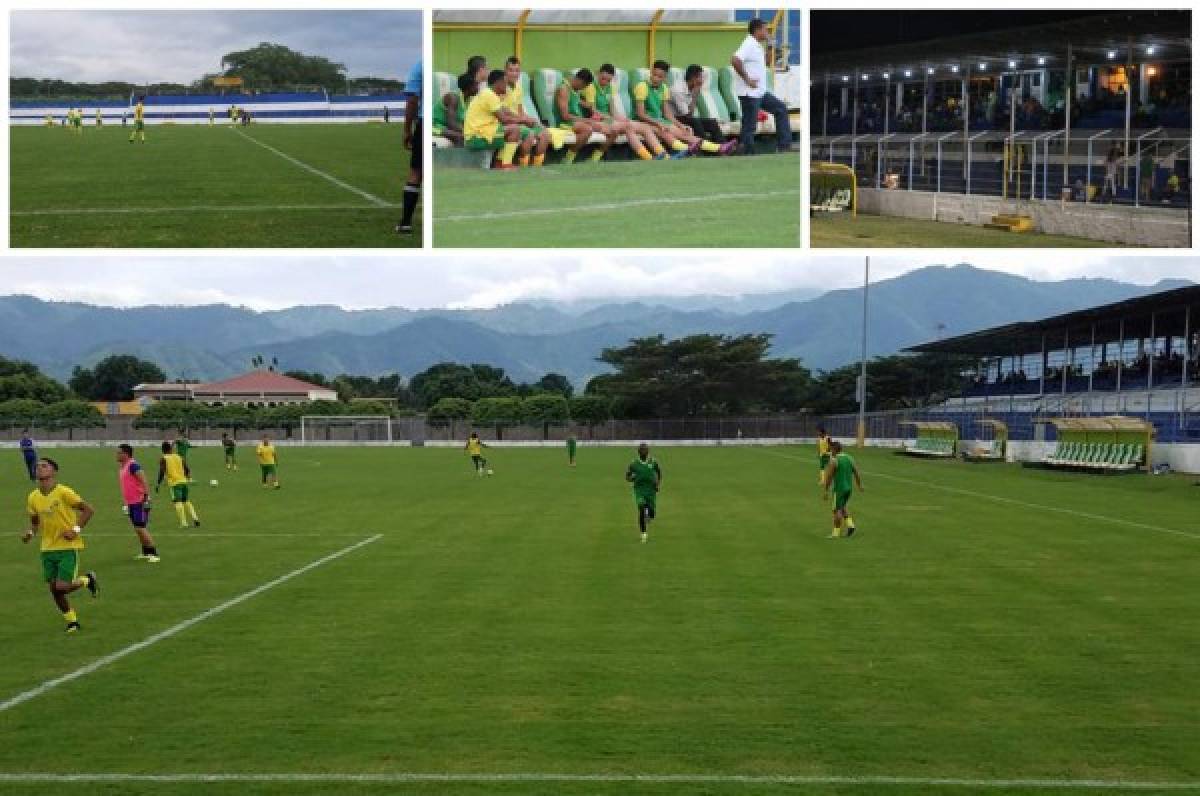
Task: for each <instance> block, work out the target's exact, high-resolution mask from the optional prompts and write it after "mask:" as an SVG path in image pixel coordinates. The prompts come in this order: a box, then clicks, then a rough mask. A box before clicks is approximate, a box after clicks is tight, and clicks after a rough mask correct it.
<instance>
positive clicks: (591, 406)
mask: <svg viewBox="0 0 1200 796" xmlns="http://www.w3.org/2000/svg"><path fill="white" fill-rule="evenodd" d="M569 406H570V410H571V419H572V420H574V421H575V422H576V423H583V424H584V425H586V426H587V427H588V430H589V431H590V430H591V427H592V426H595V425H599V424H600V423H606V422H608V421H609V420H610V419H611V418H612V416H613V406H612V399H611V398H608V397H607V396H604V395H576V396H575V397H574V398H572V399H571V400H570V403H569Z"/></svg>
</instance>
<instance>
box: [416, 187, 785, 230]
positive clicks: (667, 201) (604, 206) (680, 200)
mask: <svg viewBox="0 0 1200 796" xmlns="http://www.w3.org/2000/svg"><path fill="white" fill-rule="evenodd" d="M799 195H800V190H799V189H796V190H794V191H760V192H757V193H717V194H712V193H710V194H704V195H703V196H678V197H675V198H662V199H630V200H628V201H625V202H601V203H598V204H591V205H569V206H562V205H560V206H558V207H530V208H526V209H524V210H501V211H497V212H488V213H470V214H467V215H458V216H434V219H433V220H434V222H435V223H437V222H441V221H488V220H491V219H497V218H519V217H521V216H548V215H554V214H558V213H570V212H572V211H575V210H586V211H593V210H623V209H625V208H627V207H642V206H645V205H683V204H694V203H696V202H711V201H713V200H714V199H716V200H721V199H746V200H758V199H773V198H775V197H777V196H799Z"/></svg>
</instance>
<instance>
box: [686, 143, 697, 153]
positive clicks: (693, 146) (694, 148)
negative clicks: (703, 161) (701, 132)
mask: <svg viewBox="0 0 1200 796" xmlns="http://www.w3.org/2000/svg"><path fill="white" fill-rule="evenodd" d="M687 151H688V154H689V155H694V154H696V153H697V152H699V151H700V142H699V141H693V142H692V143H690V144H688V149H687Z"/></svg>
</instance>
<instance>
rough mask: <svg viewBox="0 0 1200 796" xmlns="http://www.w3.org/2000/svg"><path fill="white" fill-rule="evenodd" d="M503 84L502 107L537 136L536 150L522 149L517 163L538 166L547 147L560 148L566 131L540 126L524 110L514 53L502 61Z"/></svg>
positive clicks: (519, 65)
mask: <svg viewBox="0 0 1200 796" xmlns="http://www.w3.org/2000/svg"><path fill="white" fill-rule="evenodd" d="M504 84H505V92H504V107H505V108H507V109H508V111H509V113H511V114H512V116H513V118H514V119H515V121H516V122H517V124H520V125H522V126H524V127H526V128H528V129H529V130H530V134H531V135H534V136H537V145H538V151H537V152H535V153H534V154H533V155H532V156H531V155H530V153H529V150H522V153H521V154H520V155H519V156H518V158H517V163H518V164H519V165H521V166H528V165H530V164H531V163H532V165H534V166H540V165H542V163H543V162H544V161H545V155H546V149H547V148H549V147H550V146H553V147H554V148H555V149H562V146H563V142H565V141H566V140H567V137H566V131H565V130H547V129H545V127H543V126H542V122H541V120H540V119H537V118H535V117H533V116H530V115H529V114H528V113H526V112H525V90H524V89H523V88H521V59H520V58H518V57H517V56H515V55H510V56H508V59H507V60H506V61H505V62H504Z"/></svg>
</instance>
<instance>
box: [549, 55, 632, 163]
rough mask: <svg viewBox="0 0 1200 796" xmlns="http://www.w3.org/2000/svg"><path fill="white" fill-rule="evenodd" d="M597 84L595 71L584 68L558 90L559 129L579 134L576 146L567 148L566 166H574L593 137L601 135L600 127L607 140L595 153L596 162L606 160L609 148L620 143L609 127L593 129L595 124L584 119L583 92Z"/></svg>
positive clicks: (566, 79) (567, 79)
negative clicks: (595, 133)
mask: <svg viewBox="0 0 1200 796" xmlns="http://www.w3.org/2000/svg"><path fill="white" fill-rule="evenodd" d="M593 82H595V78H594V77H593V76H592V70H590V69H587V68H584V69H580V70H579V71H578V72H576V73H575V74H573V75H571V76H570V77H569V78H564V79H563V81H562V82H561V83H559V84H558V88H556V89H555V90H554V106H555V108H557V110H558V118H559V119H561V120H562V121H561V122H559V125H558V126H559V128H561V129H563V130H570V131H571V132H573V133H574V134H575V143H574V144H572V145H571V146H570V147H568V148H567V151H566V153H565V154H564V155H563V163H574V162H575V158H576V157H577V156H578V155H579V152H580V151H581V150H582V149H583V148H584V147H585V146H587V145H588V143H589V139H590V138H591V137H592V133H593V132H600V129H598V128H600V127H604V128H605V132H604V133H602V135H604V136H605V139H604V143H602V144H600V146H598V147H596V149H595V150H594V151H593V152H592V160H593V161H597V160H601V159H603V158H604V154H605V153H606V152H608V148H609V147H610V146H612V143H613V141H614V140H616V137H617V134H616V133H615V132H613V131H612V130H611V129H609V128H607V126H606V125H593V124H592V122H591V120H590V119H588V118H587V117H585V116H584V111H583V102H582V98H581V97H580V92H581V91H583V90H584V89H585V88H587V87H588V86H590V85H592V83H593Z"/></svg>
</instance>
